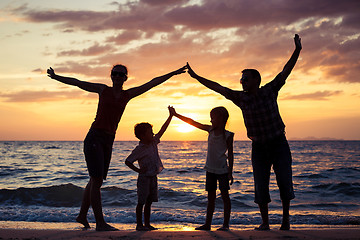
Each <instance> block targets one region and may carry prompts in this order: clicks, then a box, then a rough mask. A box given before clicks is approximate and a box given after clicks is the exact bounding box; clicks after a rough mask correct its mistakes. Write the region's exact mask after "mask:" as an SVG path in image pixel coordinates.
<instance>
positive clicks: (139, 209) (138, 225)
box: [136, 203, 150, 231]
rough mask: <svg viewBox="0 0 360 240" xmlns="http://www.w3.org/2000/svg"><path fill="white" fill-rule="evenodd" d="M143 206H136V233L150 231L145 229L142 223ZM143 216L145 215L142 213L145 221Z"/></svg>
mask: <svg viewBox="0 0 360 240" xmlns="http://www.w3.org/2000/svg"><path fill="white" fill-rule="evenodd" d="M143 206H144V204H140V203H138V204H137V205H136V230H137V231H149V230H150V229H149V228H147V227H145V226H144V225H143V222H142V211H143ZM145 215H146V214H145V213H144V218H145V219H146V217H145Z"/></svg>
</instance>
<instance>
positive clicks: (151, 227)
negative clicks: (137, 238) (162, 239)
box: [145, 225, 157, 230]
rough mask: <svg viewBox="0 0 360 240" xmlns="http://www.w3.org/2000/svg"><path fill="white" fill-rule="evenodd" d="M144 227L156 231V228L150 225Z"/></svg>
mask: <svg viewBox="0 0 360 240" xmlns="http://www.w3.org/2000/svg"><path fill="white" fill-rule="evenodd" d="M145 227H147V228H148V229H149V230H157V228H156V227H153V226H151V225H145Z"/></svg>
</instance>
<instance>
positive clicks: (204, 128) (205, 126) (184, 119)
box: [169, 107, 211, 132]
mask: <svg viewBox="0 0 360 240" xmlns="http://www.w3.org/2000/svg"><path fill="white" fill-rule="evenodd" d="M169 110H170V112H172V114H173V115H174V116H175V117H177V118H179V119H180V120H182V121H184V122H186V123H188V124H190V125H192V126H194V127H196V128H199V129H201V130H204V131H207V132H208V131H209V130H210V128H211V126H210V125H205V124H201V123H199V122H196V121H194V120H192V119H191V118H188V117H185V116H183V115H181V114H178V113H177V112H176V111H175V108H173V107H170V108H169Z"/></svg>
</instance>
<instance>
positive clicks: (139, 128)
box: [134, 122, 154, 142]
mask: <svg viewBox="0 0 360 240" xmlns="http://www.w3.org/2000/svg"><path fill="white" fill-rule="evenodd" d="M134 132H135V136H136V137H137V138H138V139H139V140H140V141H143V142H149V141H151V140H152V139H153V137H154V133H153V130H152V125H151V124H150V123H147V122H142V123H138V124H136V125H135V127H134Z"/></svg>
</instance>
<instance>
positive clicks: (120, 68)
mask: <svg viewBox="0 0 360 240" xmlns="http://www.w3.org/2000/svg"><path fill="white" fill-rule="evenodd" d="M127 75H128V70H127V67H126V66H124V65H121V64H117V65H114V66H113V68H112V70H111V80H112V81H113V83H114V84H116V83H121V84H122V83H124V82H125V81H126V80H127Z"/></svg>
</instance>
